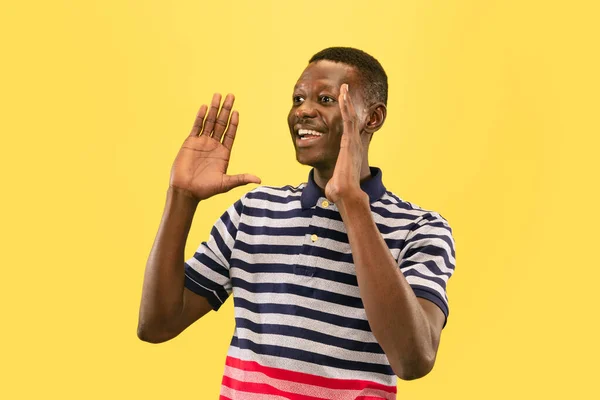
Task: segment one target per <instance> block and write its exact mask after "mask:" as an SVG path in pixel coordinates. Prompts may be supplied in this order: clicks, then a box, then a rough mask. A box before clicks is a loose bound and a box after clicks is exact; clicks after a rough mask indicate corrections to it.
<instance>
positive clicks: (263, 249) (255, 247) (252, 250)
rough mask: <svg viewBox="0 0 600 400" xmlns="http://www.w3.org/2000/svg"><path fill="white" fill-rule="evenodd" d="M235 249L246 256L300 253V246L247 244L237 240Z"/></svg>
mask: <svg viewBox="0 0 600 400" xmlns="http://www.w3.org/2000/svg"><path fill="white" fill-rule="evenodd" d="M235 248H236V249H238V250H241V251H243V252H245V253H248V254H282V255H283V254H286V255H296V254H299V253H300V252H301V251H302V246H286V245H278V244H248V243H245V242H242V241H241V240H239V239H238V240H237V241H236V242H235Z"/></svg>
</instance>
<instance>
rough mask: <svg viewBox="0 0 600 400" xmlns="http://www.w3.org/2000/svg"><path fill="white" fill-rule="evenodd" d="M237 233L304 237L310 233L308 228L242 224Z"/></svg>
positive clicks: (307, 226)
mask: <svg viewBox="0 0 600 400" xmlns="http://www.w3.org/2000/svg"><path fill="white" fill-rule="evenodd" d="M239 231H240V232H244V233H245V234H247V235H251V236H256V235H265V236H304V235H305V234H307V233H310V226H309V225H306V226H301V227H295V226H291V227H285V226H284V227H279V226H262V225H259V226H251V225H246V224H244V223H240V226H239Z"/></svg>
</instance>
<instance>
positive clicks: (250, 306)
mask: <svg viewBox="0 0 600 400" xmlns="http://www.w3.org/2000/svg"><path fill="white" fill-rule="evenodd" d="M233 302H234V305H235V307H240V308H245V309H246V310H249V311H252V312H253V313H255V314H286V315H297V316H299V317H304V318H308V319H312V320H315V321H321V322H325V323H328V324H332V325H337V326H341V327H344V328H350V329H356V330H359V331H365V332H371V327H370V326H369V321H367V320H366V319H358V318H350V317H344V316H341V315H337V314H330V313H326V312H323V311H317V310H313V309H311V308H306V307H301V306H297V305H293V304H275V303H264V304H256V303H253V302H251V301H249V300H247V299H244V298H243V297H240V296H234V298H233Z"/></svg>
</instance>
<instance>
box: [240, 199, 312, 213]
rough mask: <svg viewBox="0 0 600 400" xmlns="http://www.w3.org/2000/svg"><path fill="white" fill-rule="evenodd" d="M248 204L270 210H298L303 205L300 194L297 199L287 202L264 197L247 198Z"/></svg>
mask: <svg viewBox="0 0 600 400" xmlns="http://www.w3.org/2000/svg"><path fill="white" fill-rule="evenodd" d="M246 206H248V207H252V208H260V209H263V210H269V211H276V212H277V211H290V210H297V209H299V208H300V207H301V205H300V196H297V199H296V200H291V201H288V202H287V203H279V202H275V201H268V200H263V199H248V200H246Z"/></svg>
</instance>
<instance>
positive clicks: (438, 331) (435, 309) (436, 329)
mask: <svg viewBox="0 0 600 400" xmlns="http://www.w3.org/2000/svg"><path fill="white" fill-rule="evenodd" d="M417 300H418V301H419V304H420V305H421V308H422V309H423V312H424V313H425V315H426V317H427V320H428V321H429V330H430V332H431V342H432V343H431V345H432V348H433V351H434V352H437V348H438V346H439V343H440V336H441V335H442V328H443V327H444V322H445V321H446V315H444V313H443V312H442V310H441V309H440V307H439V306H437V305H436V304H435V303H433V302H431V301H429V300H426V299H423V298H421V297H417Z"/></svg>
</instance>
